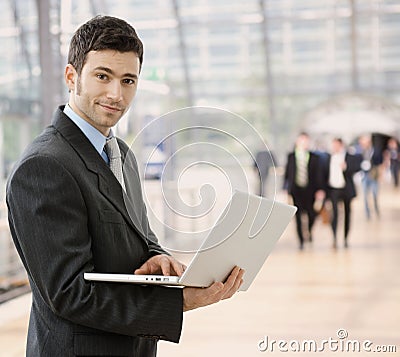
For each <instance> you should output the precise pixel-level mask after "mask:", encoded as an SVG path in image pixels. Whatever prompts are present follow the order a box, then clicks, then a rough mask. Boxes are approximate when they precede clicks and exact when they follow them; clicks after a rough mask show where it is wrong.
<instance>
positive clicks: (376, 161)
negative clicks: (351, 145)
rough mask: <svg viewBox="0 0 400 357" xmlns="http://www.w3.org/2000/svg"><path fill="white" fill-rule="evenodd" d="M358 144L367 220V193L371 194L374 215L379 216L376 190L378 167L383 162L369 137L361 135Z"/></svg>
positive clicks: (369, 215) (368, 215)
mask: <svg viewBox="0 0 400 357" xmlns="http://www.w3.org/2000/svg"><path fill="white" fill-rule="evenodd" d="M358 143H359V145H360V149H361V155H362V162H361V169H362V172H363V177H362V187H363V194H364V207H365V215H366V217H367V219H370V218H371V210H370V208H369V202H368V201H369V200H368V196H369V192H370V191H371V192H372V197H373V201H374V208H375V214H376V215H377V217H379V216H380V211H379V205H378V189H379V187H378V186H379V176H380V166H381V165H382V162H383V157H382V153H381V152H380V150H378V149H377V148H375V147H374V146H373V144H372V137H371V135H362V136H361V137H360V138H359V140H358Z"/></svg>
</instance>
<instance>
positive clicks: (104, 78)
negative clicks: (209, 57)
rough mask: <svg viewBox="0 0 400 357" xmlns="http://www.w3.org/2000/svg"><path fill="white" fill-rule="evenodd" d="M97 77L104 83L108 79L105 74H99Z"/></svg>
mask: <svg viewBox="0 0 400 357" xmlns="http://www.w3.org/2000/svg"><path fill="white" fill-rule="evenodd" d="M96 76H97V78H98V79H100V80H102V81H105V80H106V79H108V77H107V75H105V74H101V73H100V74H97V75H96Z"/></svg>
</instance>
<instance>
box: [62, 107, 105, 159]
mask: <svg viewBox="0 0 400 357" xmlns="http://www.w3.org/2000/svg"><path fill="white" fill-rule="evenodd" d="M64 114H65V115H67V116H68V117H69V118H70V119H71V120H72V121H73V122H74V123H75V124H76V125H77V126H78V127H79V129H81V131H82V132H83V134H84V135H85V136H86V137H87V138H88V139H89V141H90V142H91V143H92V145H93V146H94V147H95V149H96V151H97V152H98V153H99V154H100V155H101V154H102V152H103V149H104V145H105V144H106V140H107V139H108V138H110V137H112V136H113V132H112V130H110V135H109V136H108V137H106V136H104V135H103V134H102V133H100V131H98V130H97V129H96V128H95V127H94V126H92V125H90V124H89V123H88V122H87V121H86V120H84V119H82V117H80V116H79V115H78V114H76V113H75V112H74V111H73V109H72V108H71V107H70V106H69V104H66V105H65V108H64Z"/></svg>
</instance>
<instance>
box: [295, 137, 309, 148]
mask: <svg viewBox="0 0 400 357" xmlns="http://www.w3.org/2000/svg"><path fill="white" fill-rule="evenodd" d="M309 146H310V139H309V137H308V136H307V135H300V136H299V137H298V138H297V140H296V148H297V150H302V151H307V150H308V149H309Z"/></svg>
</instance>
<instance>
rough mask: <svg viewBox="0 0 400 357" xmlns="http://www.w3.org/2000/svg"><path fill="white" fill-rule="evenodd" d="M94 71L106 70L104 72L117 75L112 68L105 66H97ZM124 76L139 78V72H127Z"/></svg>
mask: <svg viewBox="0 0 400 357" xmlns="http://www.w3.org/2000/svg"><path fill="white" fill-rule="evenodd" d="M94 71H104V72H107V73H110V74H112V75H115V73H114V71H113V70H112V69H111V68H108V67H103V66H98V67H96V68H95V69H94ZM122 77H130V78H135V79H138V76H137V74H133V73H125V74H124V75H122Z"/></svg>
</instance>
